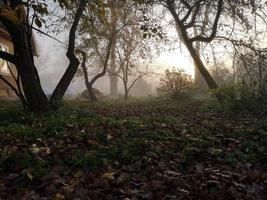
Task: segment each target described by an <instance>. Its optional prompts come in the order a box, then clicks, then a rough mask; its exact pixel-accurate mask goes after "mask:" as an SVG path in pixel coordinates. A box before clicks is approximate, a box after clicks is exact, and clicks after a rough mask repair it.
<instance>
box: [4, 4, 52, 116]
mask: <svg viewBox="0 0 267 200" xmlns="http://www.w3.org/2000/svg"><path fill="white" fill-rule="evenodd" d="M23 5H24V4H23V2H22V1H19V0H14V1H5V2H4V5H2V6H1V7H0V21H1V23H2V24H3V25H4V26H5V28H6V30H7V32H8V33H9V35H10V37H11V40H12V42H13V46H14V54H9V53H7V52H3V51H0V57H1V58H2V59H4V60H6V61H8V62H10V63H12V64H14V65H15V66H16V69H17V77H15V76H14V75H13V77H14V79H15V81H16V83H17V88H15V87H12V89H13V90H14V91H15V93H16V94H17V95H18V97H19V98H20V100H21V102H22V104H23V106H24V107H25V108H28V109H29V110H31V111H47V110H48V109H49V105H48V100H47V98H46V95H45V93H44V92H43V90H42V87H41V83H40V79H39V75H38V72H37V69H36V67H35V64H34V58H33V50H32V42H31V41H32V29H31V27H32V23H33V22H34V20H35V22H37V24H38V23H39V20H38V18H37V17H33V18H32V21H30V20H29V15H28V14H27V15H26V14H25V11H24V7H23ZM36 6H37V5H35V4H32V3H31V2H28V3H27V4H26V9H27V13H28V10H30V9H31V8H33V10H34V11H35V9H37V7H36ZM34 8H35V9H34ZM38 8H39V9H40V12H39V13H40V14H44V13H45V12H46V10H45V8H43V6H42V4H38ZM1 79H4V78H3V77H1ZM4 81H5V80H4ZM5 82H6V83H7V84H8V82H7V81H5ZM20 84H21V85H22V86H21V85H20ZM8 85H10V84H8ZM22 90H23V91H22Z"/></svg>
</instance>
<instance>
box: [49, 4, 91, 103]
mask: <svg viewBox="0 0 267 200" xmlns="http://www.w3.org/2000/svg"><path fill="white" fill-rule="evenodd" d="M86 3H87V0H80V5H79V8H78V10H77V11H76V13H75V17H74V22H73V24H72V26H71V29H70V34H69V47H68V51H67V57H68V59H69V61H70V63H69V66H68V68H67V70H66V71H65V73H64V75H63V76H62V78H61V80H60V81H59V83H58V85H57V87H56V88H55V90H54V92H53V94H52V96H51V98H50V103H51V104H52V105H55V106H56V107H57V103H58V101H60V100H61V99H62V98H63V96H64V94H65V92H66V90H67V89H68V87H69V85H70V83H71V81H72V79H73V77H74V76H75V74H76V72H77V70H78V67H79V64H80V62H79V59H78V58H77V57H76V55H75V39H76V36H75V34H76V31H77V27H78V25H79V21H80V19H81V17H82V14H83V11H84V10H85V7H86Z"/></svg>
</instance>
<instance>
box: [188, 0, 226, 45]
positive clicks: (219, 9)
mask: <svg viewBox="0 0 267 200" xmlns="http://www.w3.org/2000/svg"><path fill="white" fill-rule="evenodd" d="M222 9H223V0H219V1H218V6H217V13H216V17H215V20H214V23H213V27H212V33H211V34H210V36H209V37H204V36H201V35H198V36H196V37H193V38H191V39H189V41H190V42H191V43H192V42H195V41H201V42H208V43H209V42H211V41H212V40H213V39H214V38H215V37H216V34H217V28H218V23H219V19H220V16H221V13H222Z"/></svg>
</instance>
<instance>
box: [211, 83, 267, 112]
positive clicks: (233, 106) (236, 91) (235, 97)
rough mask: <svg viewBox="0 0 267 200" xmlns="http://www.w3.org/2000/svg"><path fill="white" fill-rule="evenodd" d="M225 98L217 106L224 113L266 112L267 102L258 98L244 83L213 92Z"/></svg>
mask: <svg viewBox="0 0 267 200" xmlns="http://www.w3.org/2000/svg"><path fill="white" fill-rule="evenodd" d="M212 93H213V94H220V95H221V96H223V102H222V103H220V104H219V105H216V107H218V108H219V109H220V110H222V111H250V112H254V111H255V112H257V111H264V110H265V109H266V108H264V106H263V105H264V102H265V100H264V99H262V98H260V97H258V96H256V95H255V94H254V93H253V91H251V90H250V89H249V88H247V86H246V85H245V84H243V83H238V84H231V85H228V86H224V87H221V88H219V89H217V90H214V91H212Z"/></svg>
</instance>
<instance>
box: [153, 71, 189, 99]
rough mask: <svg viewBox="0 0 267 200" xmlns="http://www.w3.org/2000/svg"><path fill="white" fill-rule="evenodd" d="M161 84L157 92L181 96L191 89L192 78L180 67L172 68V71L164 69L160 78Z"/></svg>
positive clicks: (173, 96) (174, 96)
mask: <svg viewBox="0 0 267 200" xmlns="http://www.w3.org/2000/svg"><path fill="white" fill-rule="evenodd" d="M160 82H161V86H160V88H158V92H160V93H163V94H167V95H169V96H171V97H172V98H177V97H182V96H184V95H185V94H187V93H188V92H189V91H191V90H192V89H193V79H192V77H191V75H189V74H186V73H185V71H184V70H182V69H175V68H173V69H172V71H170V70H168V69H167V70H166V71H165V74H164V76H163V77H162V78H161V79H160Z"/></svg>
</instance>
